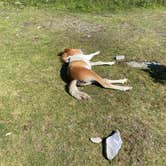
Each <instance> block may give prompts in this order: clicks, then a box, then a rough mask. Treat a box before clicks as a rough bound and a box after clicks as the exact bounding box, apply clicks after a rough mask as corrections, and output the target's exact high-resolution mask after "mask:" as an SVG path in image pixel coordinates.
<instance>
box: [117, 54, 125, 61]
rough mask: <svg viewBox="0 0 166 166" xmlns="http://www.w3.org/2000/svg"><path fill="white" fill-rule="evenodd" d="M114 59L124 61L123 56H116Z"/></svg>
mask: <svg viewBox="0 0 166 166" xmlns="http://www.w3.org/2000/svg"><path fill="white" fill-rule="evenodd" d="M115 59H116V60H117V61H122V60H124V59H125V56H124V55H117V56H116V57H115Z"/></svg>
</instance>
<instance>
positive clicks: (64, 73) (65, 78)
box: [58, 52, 69, 93]
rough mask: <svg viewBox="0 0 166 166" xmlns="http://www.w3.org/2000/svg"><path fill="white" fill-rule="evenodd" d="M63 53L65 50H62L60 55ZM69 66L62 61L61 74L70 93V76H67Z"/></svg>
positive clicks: (66, 89)
mask: <svg viewBox="0 0 166 166" xmlns="http://www.w3.org/2000/svg"><path fill="white" fill-rule="evenodd" d="M62 53H63V52H60V53H59V54H58V56H59V57H60V58H61V56H62ZM67 68H68V64H66V63H62V67H61V70H60V76H61V79H62V80H63V81H64V82H65V83H66V86H65V91H66V92H67V93H68V84H69V78H68V76H67Z"/></svg>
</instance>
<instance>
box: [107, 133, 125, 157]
mask: <svg viewBox="0 0 166 166" xmlns="http://www.w3.org/2000/svg"><path fill="white" fill-rule="evenodd" d="M122 144H123V141H122V139H121V136H120V132H119V131H118V130H117V131H115V132H114V133H113V134H112V135H111V136H109V137H107V138H106V140H105V148H106V149H105V152H106V157H107V158H108V159H109V160H112V159H113V158H114V157H115V156H116V155H117V154H118V152H119V150H120V148H121V146H122Z"/></svg>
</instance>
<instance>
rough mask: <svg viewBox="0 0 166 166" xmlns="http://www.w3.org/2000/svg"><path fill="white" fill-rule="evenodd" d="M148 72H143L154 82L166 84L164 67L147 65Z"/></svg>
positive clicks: (165, 67) (165, 68)
mask: <svg viewBox="0 0 166 166" xmlns="http://www.w3.org/2000/svg"><path fill="white" fill-rule="evenodd" d="M148 68H149V69H148V70H145V71H146V72H148V73H149V75H150V76H151V77H152V78H153V79H154V81H155V82H159V83H166V66H165V65H158V64H150V65H148Z"/></svg>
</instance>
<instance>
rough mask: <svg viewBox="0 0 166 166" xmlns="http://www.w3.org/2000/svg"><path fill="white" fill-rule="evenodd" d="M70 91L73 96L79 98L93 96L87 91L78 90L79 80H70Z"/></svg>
mask: <svg viewBox="0 0 166 166" xmlns="http://www.w3.org/2000/svg"><path fill="white" fill-rule="evenodd" d="M69 93H70V94H71V96H73V97H75V98H76V99H78V100H81V99H90V98H91V97H90V96H89V95H88V94H86V93H85V92H81V91H79V90H78V88H77V80H73V81H71V82H70V85H69Z"/></svg>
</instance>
